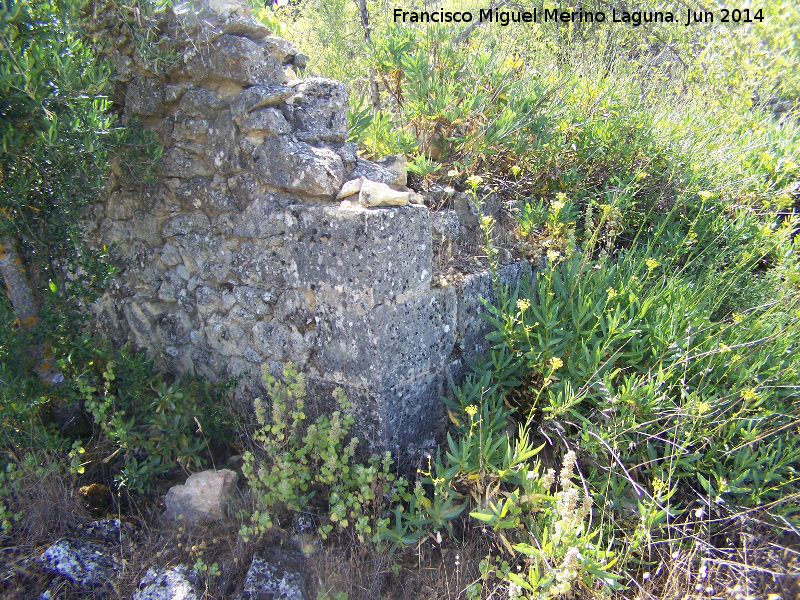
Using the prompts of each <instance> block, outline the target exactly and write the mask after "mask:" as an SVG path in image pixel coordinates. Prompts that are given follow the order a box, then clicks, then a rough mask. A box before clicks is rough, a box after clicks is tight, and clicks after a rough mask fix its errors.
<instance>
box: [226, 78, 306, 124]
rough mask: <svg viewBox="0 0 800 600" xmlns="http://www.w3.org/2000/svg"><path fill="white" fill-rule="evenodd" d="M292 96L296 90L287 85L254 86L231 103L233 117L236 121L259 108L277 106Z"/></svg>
mask: <svg viewBox="0 0 800 600" xmlns="http://www.w3.org/2000/svg"><path fill="white" fill-rule="evenodd" d="M292 94H294V90H293V89H292V88H290V87H287V86H285V85H271V86H261V85H254V86H252V87H249V88H247V89H246V90H244V91H242V92H241V93H240V94H238V95H237V96H236V97H235V98H234V99H233V100H232V101H231V115H232V116H233V118H234V119H238V118H240V117H241V116H242V115H244V114H246V113H248V112H250V111H253V110H256V109H258V108H263V107H266V106H276V105H278V104H280V103H281V102H283V101H284V100H286V99H287V98H288V97H289V96H291V95H292Z"/></svg>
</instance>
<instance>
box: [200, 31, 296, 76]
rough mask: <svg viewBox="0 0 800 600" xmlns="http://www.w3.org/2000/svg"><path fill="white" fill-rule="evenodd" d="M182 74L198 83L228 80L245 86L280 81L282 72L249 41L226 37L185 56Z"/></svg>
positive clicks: (275, 61)
mask: <svg viewBox="0 0 800 600" xmlns="http://www.w3.org/2000/svg"><path fill="white" fill-rule="evenodd" d="M186 70H187V72H188V74H189V75H191V76H192V77H194V78H195V79H196V80H197V81H200V82H208V81H220V80H230V81H232V82H233V83H237V84H239V85H244V86H248V85H264V84H266V85H270V84H279V83H281V81H282V80H283V69H282V68H281V65H280V62H279V61H278V60H277V59H276V58H275V57H273V56H272V55H271V54H269V53H268V52H266V51H265V50H264V49H263V48H261V47H260V46H259V45H258V44H257V43H256V42H253V41H252V40H249V39H247V38H243V37H238V36H235V35H227V34H225V35H221V36H219V38H218V39H217V40H216V41H215V42H214V43H213V44H212V45H211V46H208V47H205V48H201V49H200V50H199V51H194V52H188V53H187V55H186Z"/></svg>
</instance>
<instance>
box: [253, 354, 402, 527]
mask: <svg viewBox="0 0 800 600" xmlns="http://www.w3.org/2000/svg"><path fill="white" fill-rule="evenodd" d="M283 378H284V382H279V381H276V380H275V378H274V377H272V376H271V375H269V374H268V373H266V372H265V374H264V380H265V381H266V382H267V388H268V393H269V395H270V405H269V413H267V407H265V406H264V404H263V403H262V401H261V400H260V399H257V400H256V401H255V411H256V420H257V422H258V425H259V428H258V429H257V430H256V432H255V433H254V435H253V438H254V441H255V442H256V444H257V447H258V451H257V454H253V453H252V452H246V453H245V455H244V467H243V472H244V474H245V476H246V477H247V479H248V482H249V483H250V489H251V491H252V494H253V505H254V510H253V513H252V516H251V524H250V525H244V526H243V527H242V532H241V535H242V536H243V537H245V539H247V538H249V537H250V536H253V535H256V536H258V535H261V534H263V533H264V532H265V531H266V530H267V529H268V528H270V527H272V526H273V520H274V519H275V517H276V516H278V515H279V514H280V513H283V512H285V511H286V510H290V511H295V512H305V511H309V510H311V511H313V510H314V507H315V506H316V507H319V509H320V514H318V515H317V517H318V518H321V519H323V520H322V521H321V522H320V524H319V527H318V531H319V533H320V534H321V535H322V536H323V537H327V535H328V534H329V533H330V532H331V531H333V529H334V527H336V528H337V529H338V530H344V529H347V528H349V527H351V526H352V529H353V530H355V531H356V535H357V536H358V538H359V539H360V540H361V541H364V540H367V539H368V540H371V541H373V542H375V541H377V540H378V533H377V531H378V529H379V528H380V527H382V526H383V525H384V524H385V523H386V522H388V519H386V518H384V517H382V516H381V512H382V511H383V510H384V508H383V506H382V505H383V503H384V502H386V501H388V500H389V499H391V497H392V496H395V497H396V495H397V491H396V490H395V489H394V488H395V486H396V485H397V486H399V487H400V488H402V487H403V485H404V482H403V481H402V480H400V481H396V479H395V476H394V475H393V474H392V473H391V470H390V469H391V455H390V454H389V453H388V452H387V453H386V454H385V455H384V456H383V457H380V456H372V457H370V458H369V459H368V461H367V462H366V463H358V462H356V461H355V460H354V456H355V452H356V446H357V445H358V438H355V437H350V435H349V433H350V428H351V426H352V425H353V417H352V415H350V414H349V413H348V412H347V410H348V408H349V407H350V403H349V402H348V401H347V399H346V398H345V397H344V394H343V393H342V391H341V390H340V389H337V390H335V391H334V399H335V401H336V403H337V405H338V410H334V411H333V412H332V413H331V414H330V416H328V415H325V414H322V415H320V416H319V417H317V418H316V419H315V421H314V423H311V424H309V425H305V423H304V421H305V420H306V415H305V412H304V402H305V395H306V392H305V377H304V375H303V374H302V373H299V374H298V373H297V371H296V370H295V368H294V367H293V366H292V365H291V364H288V365H286V366H285V367H284V370H283ZM312 498H313V499H314V501H313V505H312V504H311V501H312Z"/></svg>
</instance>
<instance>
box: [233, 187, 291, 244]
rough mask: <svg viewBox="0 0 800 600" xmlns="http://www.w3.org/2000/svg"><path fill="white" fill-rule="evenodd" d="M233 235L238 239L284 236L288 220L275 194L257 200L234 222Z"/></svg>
mask: <svg viewBox="0 0 800 600" xmlns="http://www.w3.org/2000/svg"><path fill="white" fill-rule="evenodd" d="M234 223H235V224H234V228H233V234H234V235H235V236H237V237H248V238H258V239H261V240H267V239H269V238H273V237H277V236H282V235H283V232H284V231H285V229H286V219H285V217H284V215H283V213H282V212H281V206H280V203H279V202H278V201H277V200H276V198H275V196H274V195H273V194H268V195H265V196H262V197H260V198H257V199H256V200H254V201H253V202H251V203H250V205H249V206H248V207H247V208H246V209H245V210H244V211H243V212H242V213H241V215H240V216H238V217H237V218H236V220H235V221H234Z"/></svg>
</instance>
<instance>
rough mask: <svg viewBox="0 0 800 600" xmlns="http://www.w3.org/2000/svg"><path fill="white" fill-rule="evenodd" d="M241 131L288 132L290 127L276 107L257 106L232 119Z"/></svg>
mask: <svg viewBox="0 0 800 600" xmlns="http://www.w3.org/2000/svg"><path fill="white" fill-rule="evenodd" d="M234 120H235V121H236V124H237V125H238V126H239V130H240V131H241V132H242V133H247V132H249V131H264V132H266V133H267V134H269V135H280V134H282V133H289V132H290V131H291V128H290V127H289V123H287V121H286V118H285V117H284V116H283V113H282V112H281V111H279V110H278V109H277V108H269V107H267V108H258V109H255V110H253V111H252V112H249V113H245V114H243V115H241V116H240V117H238V118H237V119H234Z"/></svg>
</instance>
